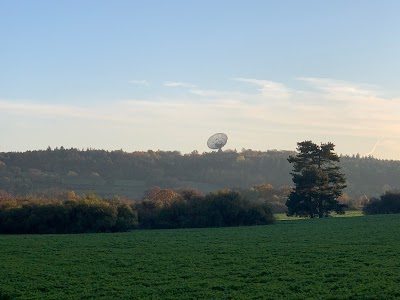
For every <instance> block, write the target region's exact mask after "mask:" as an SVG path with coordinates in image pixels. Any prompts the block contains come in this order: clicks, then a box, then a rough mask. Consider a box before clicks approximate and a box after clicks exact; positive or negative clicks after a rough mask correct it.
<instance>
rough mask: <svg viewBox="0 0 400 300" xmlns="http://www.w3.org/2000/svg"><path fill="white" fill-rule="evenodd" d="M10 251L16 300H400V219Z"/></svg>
mask: <svg viewBox="0 0 400 300" xmlns="http://www.w3.org/2000/svg"><path fill="white" fill-rule="evenodd" d="M0 249H1V251H0V294H3V295H8V296H10V297H11V299H399V298H400V254H399V253H400V215H384V216H366V217H357V218H325V219H313V220H296V221H279V222H278V223H277V224H275V225H268V226H255V227H238V228H214V229H181V230H149V231H134V232H130V233H118V234H84V235H30V236H28V235H15V236H6V235H3V236H0ZM0 299H1V296H0Z"/></svg>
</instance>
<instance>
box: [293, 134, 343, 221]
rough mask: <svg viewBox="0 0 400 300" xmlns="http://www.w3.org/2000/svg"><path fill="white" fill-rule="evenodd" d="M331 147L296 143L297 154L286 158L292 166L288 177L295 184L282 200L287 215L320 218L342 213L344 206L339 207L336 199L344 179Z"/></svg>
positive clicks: (309, 142) (336, 156)
mask: <svg viewBox="0 0 400 300" xmlns="http://www.w3.org/2000/svg"><path fill="white" fill-rule="evenodd" d="M334 148H335V145H334V144H333V143H326V144H321V145H317V144H314V143H313V142H312V141H304V142H300V143H297V151H298V153H297V154H296V155H295V156H289V158H288V161H289V162H290V163H292V164H293V171H292V172H291V173H290V174H291V175H292V180H293V183H294V185H295V187H294V189H293V190H292V192H291V193H290V195H289V198H288V200H287V201H286V206H287V207H288V213H287V214H288V216H294V215H295V216H302V217H310V218H314V217H315V216H318V217H320V218H322V217H324V216H328V215H329V214H330V212H331V211H335V212H336V213H344V208H345V207H347V206H346V205H344V204H340V203H339V201H338V197H339V196H340V195H342V193H343V189H344V188H345V187H346V179H345V176H344V174H342V173H341V172H340V167H339V166H338V165H337V163H338V162H339V157H338V155H337V154H336V153H335V152H334Z"/></svg>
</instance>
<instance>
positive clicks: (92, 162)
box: [0, 147, 400, 198]
mask: <svg viewBox="0 0 400 300" xmlns="http://www.w3.org/2000/svg"><path fill="white" fill-rule="evenodd" d="M291 154H294V152H291V151H277V150H270V151H265V152H263V151H253V150H245V149H244V150H242V151H241V152H236V151H229V150H228V151H225V152H222V153H217V152H211V153H203V154H199V153H197V152H196V151H194V152H192V153H190V154H185V155H182V154H181V153H180V152H178V151H172V152H171V151H151V150H149V151H147V152H133V153H128V152H124V151H122V150H119V151H104V150H92V149H89V150H78V149H74V148H73V149H64V148H63V147H61V148H56V149H53V150H52V149H48V150H39V151H26V152H8V153H0V190H5V191H7V192H10V193H13V194H27V193H37V192H44V191H47V190H52V189H61V190H74V191H76V192H78V193H84V192H87V191H93V192H95V193H97V194H99V195H101V196H110V195H121V196H125V197H128V198H139V197H141V196H142V195H143V193H144V192H145V191H146V190H147V189H149V188H151V187H153V186H160V187H163V188H183V187H185V188H187V187H191V188H195V189H198V190H200V191H203V192H209V191H213V190H217V189H223V188H249V187H252V186H254V185H256V184H264V183H269V184H272V185H273V186H276V187H280V186H287V185H291V184H292V182H291V176H290V171H291V165H290V164H289V163H288V162H287V158H288V156H289V155H291ZM341 166H342V168H343V172H344V173H345V174H346V177H347V179H348V188H347V189H346V192H347V193H348V194H349V195H350V196H353V197H356V196H359V195H364V194H365V195H368V196H376V195H380V194H381V193H382V192H384V191H385V190H387V189H395V188H400V161H392V160H379V159H375V158H373V157H367V158H362V157H358V156H352V157H349V156H343V157H341Z"/></svg>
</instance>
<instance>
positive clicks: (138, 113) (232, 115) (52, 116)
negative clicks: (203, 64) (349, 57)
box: [0, 78, 400, 159]
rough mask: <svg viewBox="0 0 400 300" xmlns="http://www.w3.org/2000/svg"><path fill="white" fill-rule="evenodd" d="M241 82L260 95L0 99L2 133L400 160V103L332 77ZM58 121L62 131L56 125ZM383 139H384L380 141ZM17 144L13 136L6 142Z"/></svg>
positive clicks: (207, 92)
mask: <svg viewBox="0 0 400 300" xmlns="http://www.w3.org/2000/svg"><path fill="white" fill-rule="evenodd" d="M235 80H238V81H239V82H243V83H248V84H252V85H254V91H253V92H245V91H244V90H241V89H238V90H234V91H225V90H211V89H201V88H189V89H188V93H187V94H185V95H184V96H181V97H179V98H176V97H174V96H173V95H171V96H168V97H163V98H162V97H161V95H160V97H159V98H157V99H155V98H151V99H125V100H113V101H112V102H109V103H98V104H97V105H96V106H91V107H87V106H83V105H66V104H64V105H59V104H43V103H38V102H34V101H15V100H13V101H10V100H8V101H7V100H0V111H1V115H2V117H1V118H0V126H2V127H4V128H18V127H20V126H22V125H21V124H26V126H25V127H24V130H26V131H27V132H30V130H31V128H34V127H35V126H38V124H46V125H43V128H42V129H41V130H43V132H45V133H46V134H45V135H44V136H43V141H45V140H46V139H50V140H51V139H54V140H56V139H60V132H63V131H64V130H65V129H64V128H68V126H67V127H65V124H70V126H75V127H76V128H77V130H78V131H77V132H78V134H77V136H76V137H75V136H74V140H75V138H76V141H77V143H78V140H79V139H81V141H82V143H84V142H90V144H86V145H85V146H96V145H97V144H96V142H98V143H100V141H107V140H109V141H112V145H114V148H118V147H123V148H129V147H130V148H134V147H136V148H138V147H139V148H140V149H143V148H145V149H146V148H147V149H179V150H182V151H191V150H193V149H198V150H200V151H202V150H207V148H206V146H205V143H204V139H206V138H207V135H208V134H211V133H213V132H214V131H223V132H226V133H227V134H228V135H230V139H229V144H228V145H227V146H228V147H230V148H237V149H241V148H242V147H244V148H253V149H271V148H277V149H294V148H295V145H296V142H298V141H300V140H302V139H311V140H315V141H322V142H323V141H333V142H335V143H336V144H337V145H338V146H337V147H338V151H339V152H342V153H349V154H351V153H357V152H358V153H373V154H374V155H375V156H377V157H383V158H385V157H386V158H397V159H400V154H399V153H400V138H399V137H400V117H399V116H400V99H398V98H385V97H383V96H381V92H380V89H379V88H377V87H374V86H369V85H363V84H357V83H351V82H345V81H339V80H332V79H326V78H300V79H299V80H301V81H303V82H306V83H307V85H306V88H302V89H299V88H292V87H289V86H287V85H284V84H282V83H277V82H273V81H269V80H259V79H249V78H237V79H235ZM246 90H248V88H246ZM200 100H201V101H200ZM6 120H7V121H6ZM60 120H62V121H63V122H65V124H63V126H64V127H57V126H56V125H55V124H56V123H57V122H59V121H60ZM99 128H101V130H99ZM99 132H103V134H100V133H99ZM23 136H24V133H23V132H22V131H21V133H20V137H21V139H23ZM30 136H35V132H31V133H30ZM61 136H62V135H61ZM379 136H385V139H384V140H382V139H380V140H378V142H377V140H376V137H379ZM127 137H129V138H127ZM14 139H15V133H14V135H11V133H10V137H9V140H8V141H7V140H4V141H3V143H4V142H5V143H9V144H12V143H13V142H12V141H13V140H14ZM98 139H99V140H98ZM43 143H45V142H43ZM110 143H111V142H110ZM374 143H375V146H374V147H373V148H372V150H371V146H372V145H374ZM119 145H121V146H119ZM135 145H136V146H135ZM110 147H111V146H110Z"/></svg>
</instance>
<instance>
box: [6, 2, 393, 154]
mask: <svg viewBox="0 0 400 300" xmlns="http://www.w3.org/2000/svg"><path fill="white" fill-rule="evenodd" d="M399 9H400V3H398V2H397V1H380V2H379V3H378V2H375V1H344V0H340V1H334V2H330V3H327V2H326V3H322V2H321V1H316V0H310V1H307V2H301V3H300V2H295V1H279V2H278V1H274V2H273V1H261V0H260V1H251V2H245V1H243V2H240V1H227V0H221V1H209V0H206V1H201V2H189V1H188V2H184V1H178V0H173V1H168V2H157V1H146V2H139V1H124V0H121V1H118V2H108V1H84V2H82V1H76V0H71V1H57V2H54V1H44V0H43V1H34V2H30V1H18V2H15V1H8V2H5V1H3V2H2V3H1V4H0V32H1V36H2V44H3V45H2V47H1V49H0V54H1V55H0V65H1V70H2V72H0V114H1V118H0V126H1V128H3V130H2V133H1V134H0V152H9V151H26V150H40V149H46V148H47V147H48V146H50V147H52V148H55V147H60V146H63V147H65V148H71V147H73V148H78V149H82V148H84V149H86V148H94V149H104V150H117V149H123V150H124V151H127V152H133V151H147V150H149V149H150V150H154V151H157V150H159V149H160V150H164V151H174V150H176V151H180V152H182V153H190V152H191V151H193V150H198V151H199V152H200V153H202V152H204V151H209V149H208V148H207V145H206V142H207V139H208V137H209V136H211V135H212V134H214V133H216V132H224V133H226V134H227V135H228V137H229V140H228V143H227V145H226V147H225V148H226V149H237V150H238V151H240V150H241V149H242V148H246V149H253V150H260V151H266V150H272V149H277V150H295V149H296V143H297V142H300V141H304V140H312V141H313V142H315V143H320V142H333V143H334V144H335V145H336V151H337V153H339V154H343V155H353V154H357V153H359V154H360V155H361V156H367V155H373V156H374V157H376V158H382V159H396V160H400V117H399V116H400V86H399V85H398V82H397V78H400V59H399V58H398V53H400V39H399V38H398V36H400V20H399V18H398V17H397V12H398V11H399Z"/></svg>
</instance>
